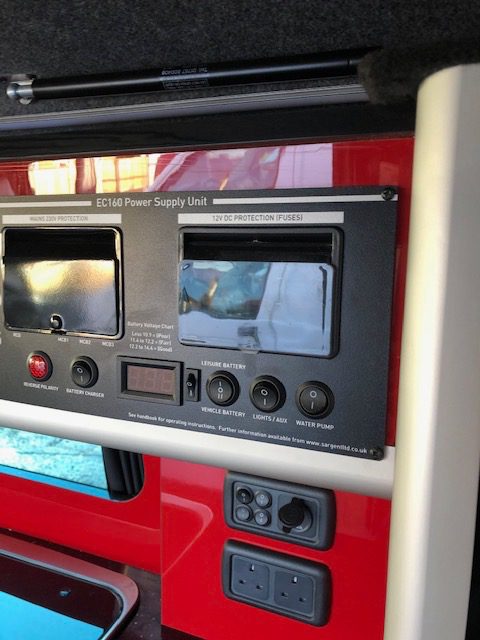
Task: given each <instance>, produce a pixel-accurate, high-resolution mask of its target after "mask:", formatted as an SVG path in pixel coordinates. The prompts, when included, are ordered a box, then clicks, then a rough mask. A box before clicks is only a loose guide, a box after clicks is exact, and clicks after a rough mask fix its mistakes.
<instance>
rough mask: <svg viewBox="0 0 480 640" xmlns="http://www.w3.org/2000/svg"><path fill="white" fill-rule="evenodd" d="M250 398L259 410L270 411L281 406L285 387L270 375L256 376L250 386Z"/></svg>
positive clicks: (283, 400)
mask: <svg viewBox="0 0 480 640" xmlns="http://www.w3.org/2000/svg"><path fill="white" fill-rule="evenodd" d="M250 400H251V402H252V404H253V406H254V407H255V408H256V409H258V410H259V411H264V412H265V413H272V411H277V409H280V407H282V406H283V404H284V402H285V388H284V386H283V384H282V383H281V382H280V381H279V380H277V379H276V378H272V377H271V376H262V377H261V378H256V379H255V380H254V381H253V383H252V386H251V387H250Z"/></svg>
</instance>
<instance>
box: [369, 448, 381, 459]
mask: <svg viewBox="0 0 480 640" xmlns="http://www.w3.org/2000/svg"><path fill="white" fill-rule="evenodd" d="M368 454H369V455H370V456H372V458H373V459H374V460H383V455H384V452H383V449H382V447H373V448H372V449H369V450H368Z"/></svg>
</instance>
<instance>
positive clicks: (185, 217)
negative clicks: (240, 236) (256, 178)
mask: <svg viewBox="0 0 480 640" xmlns="http://www.w3.org/2000/svg"><path fill="white" fill-rule="evenodd" d="M344 221H345V213H344V212H343V211H252V212H242V213H179V214H178V223H179V224H218V225H222V226H224V225H236V226H241V225H248V226H253V225H258V224H272V225H284V224H287V225H297V224H343V223H344Z"/></svg>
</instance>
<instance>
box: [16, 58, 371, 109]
mask: <svg viewBox="0 0 480 640" xmlns="http://www.w3.org/2000/svg"><path fill="white" fill-rule="evenodd" d="M369 51H371V49H355V50H351V51H340V52H335V53H322V54H316V55H302V56H294V57H291V58H271V59H264V60H255V61H252V62H226V63H216V64H209V65H199V66H193V67H176V68H166V69H153V70H149V71H131V72H126V73H105V74H97V75H91V76H79V77H77V78H75V77H63V78H53V79H39V78H35V77H32V76H23V77H21V78H19V77H18V76H17V77H12V78H11V79H10V82H9V84H8V86H7V95H8V97H9V98H11V99H12V100H18V101H19V102H21V103H22V104H28V103H30V102H31V101H32V100H45V99H50V100H51V99H56V98H81V97H93V96H108V95H114V94H125V93H146V92H148V91H165V90H175V91H182V90H185V89H203V88H207V87H223V86H232V85H240V84H261V83H267V82H287V81H292V80H311V79H317V78H328V77H331V78H335V77H344V76H354V75H355V74H356V69H357V66H358V63H359V62H360V60H361V59H362V58H363V56H364V55H365V54H366V53H368V52H369Z"/></svg>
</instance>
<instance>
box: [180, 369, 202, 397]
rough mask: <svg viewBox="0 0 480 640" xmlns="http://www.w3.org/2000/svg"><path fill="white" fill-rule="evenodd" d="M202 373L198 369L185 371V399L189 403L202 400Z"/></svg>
mask: <svg viewBox="0 0 480 640" xmlns="http://www.w3.org/2000/svg"><path fill="white" fill-rule="evenodd" d="M199 390H200V371H199V370H198V369H185V376H184V383H183V399H184V400H185V401H188V402H198V401H199V400H200V395H199Z"/></svg>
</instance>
